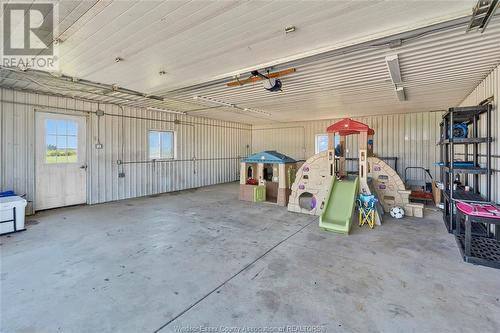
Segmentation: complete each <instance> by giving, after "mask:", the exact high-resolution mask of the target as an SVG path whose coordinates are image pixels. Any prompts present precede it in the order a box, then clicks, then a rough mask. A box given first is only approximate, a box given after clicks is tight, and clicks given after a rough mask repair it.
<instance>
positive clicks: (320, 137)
mask: <svg viewBox="0 0 500 333" xmlns="http://www.w3.org/2000/svg"><path fill="white" fill-rule="evenodd" d="M314 143H315V144H314V151H315V154H319V153H321V152H322V151H326V150H328V134H316V137H315V140H314ZM339 143H340V136H339V135H335V145H334V146H335V147H337V145H338V144H339Z"/></svg>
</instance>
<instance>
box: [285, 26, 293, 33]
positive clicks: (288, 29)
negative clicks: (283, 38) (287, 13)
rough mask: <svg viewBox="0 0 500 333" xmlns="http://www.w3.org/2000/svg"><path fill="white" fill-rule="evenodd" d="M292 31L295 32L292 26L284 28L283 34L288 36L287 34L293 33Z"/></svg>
mask: <svg viewBox="0 0 500 333" xmlns="http://www.w3.org/2000/svg"><path fill="white" fill-rule="evenodd" d="M294 31H295V26H294V25H291V26H288V27H285V33H286V34H289V33H291V32H294Z"/></svg>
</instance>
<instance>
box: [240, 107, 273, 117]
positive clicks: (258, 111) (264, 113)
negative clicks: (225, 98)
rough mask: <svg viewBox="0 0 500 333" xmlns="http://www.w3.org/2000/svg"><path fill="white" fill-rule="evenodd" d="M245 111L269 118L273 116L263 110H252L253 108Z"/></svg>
mask: <svg viewBox="0 0 500 333" xmlns="http://www.w3.org/2000/svg"><path fill="white" fill-rule="evenodd" d="M243 111H246V112H253V113H257V114H261V115H264V116H268V117H270V116H271V114H270V113H269V112H266V111H262V110H256V109H251V108H244V109H243Z"/></svg>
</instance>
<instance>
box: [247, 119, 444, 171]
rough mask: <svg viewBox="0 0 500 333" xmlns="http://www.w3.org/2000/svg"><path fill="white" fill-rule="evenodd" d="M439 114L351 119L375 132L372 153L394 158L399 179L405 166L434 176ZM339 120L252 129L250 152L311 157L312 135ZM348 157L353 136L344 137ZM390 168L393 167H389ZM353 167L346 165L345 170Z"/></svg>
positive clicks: (352, 152)
mask: <svg viewBox="0 0 500 333" xmlns="http://www.w3.org/2000/svg"><path fill="white" fill-rule="evenodd" d="M442 115H443V112H422V113H406V114H393V115H377V116H367V117H354V118H353V119H355V120H358V121H361V122H363V123H365V124H368V125H369V126H370V127H372V128H373V129H374V130H375V136H374V152H375V154H377V155H378V156H381V157H397V158H398V165H397V169H398V170H397V171H398V173H399V174H400V175H401V176H402V177H403V176H404V169H405V168H406V167H407V166H422V167H425V168H429V169H430V170H431V173H432V174H433V176H434V177H436V176H438V175H439V168H438V167H436V165H434V163H435V162H437V161H438V160H439V149H438V147H437V146H436V143H437V142H438V141H439V122H440V120H441V117H442ZM338 120H340V119H330V120H321V121H307V122H294V123H283V124H279V125H269V126H254V127H253V128H252V140H253V141H252V150H253V152H258V151H261V150H270V149H275V150H278V151H280V152H282V153H284V154H287V155H290V156H292V157H294V158H296V159H306V158H308V157H310V156H312V155H314V149H315V147H314V146H315V143H314V140H315V135H316V134H321V133H326V128H327V127H328V126H329V125H331V124H333V123H334V122H336V121H338ZM346 144H347V149H348V154H347V156H348V157H354V158H357V157H358V156H357V136H355V135H354V136H349V137H348V138H347V142H346ZM390 165H393V164H390ZM353 168H357V165H356V164H354V163H348V170H349V169H353ZM408 175H409V178H410V179H422V178H423V177H424V174H423V172H419V171H414V170H413V171H411V172H410V171H409V172H408Z"/></svg>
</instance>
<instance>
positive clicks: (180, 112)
mask: <svg viewBox="0 0 500 333" xmlns="http://www.w3.org/2000/svg"><path fill="white" fill-rule="evenodd" d="M147 109H148V110H150V111H160V112H167V113H175V114H186V112H182V111H174V110H168V109H160V108H155V107H152V106H150V107H148V108H147Z"/></svg>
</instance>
